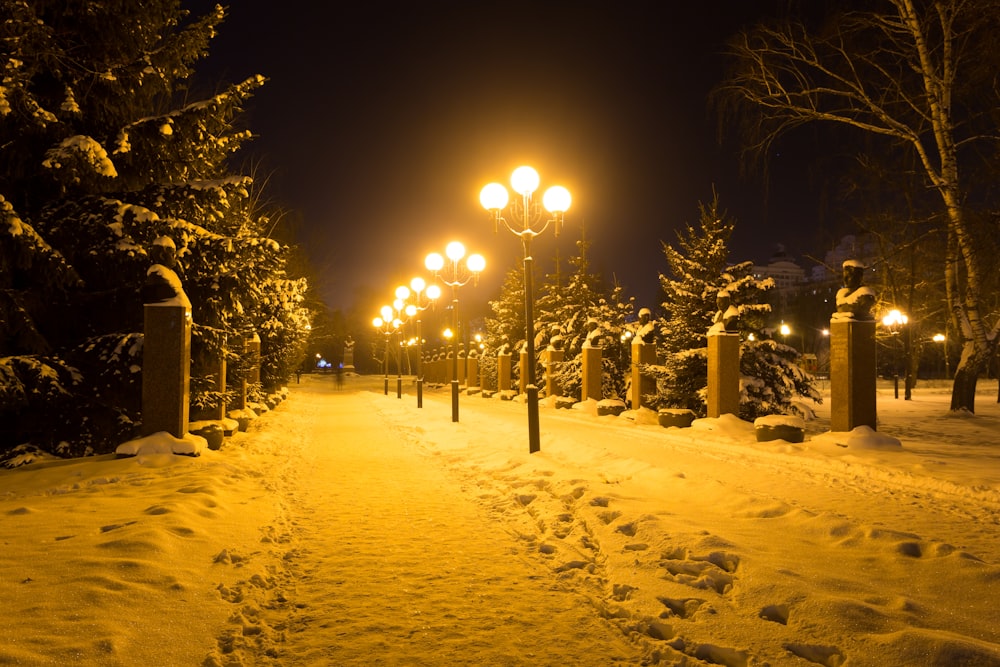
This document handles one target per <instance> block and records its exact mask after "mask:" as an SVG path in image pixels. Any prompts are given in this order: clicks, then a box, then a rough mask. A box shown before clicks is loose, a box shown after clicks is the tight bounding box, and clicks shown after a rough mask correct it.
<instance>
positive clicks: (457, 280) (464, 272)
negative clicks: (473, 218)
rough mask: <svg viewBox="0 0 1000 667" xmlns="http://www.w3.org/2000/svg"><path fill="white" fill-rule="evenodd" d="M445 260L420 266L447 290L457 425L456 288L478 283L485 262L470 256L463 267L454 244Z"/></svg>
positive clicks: (435, 257) (433, 258) (461, 250)
mask: <svg viewBox="0 0 1000 667" xmlns="http://www.w3.org/2000/svg"><path fill="white" fill-rule="evenodd" d="M444 253H445V255H447V257H448V261H447V262H445V258H444V257H442V256H441V255H440V254H438V253H436V252H432V253H431V254H429V255H427V258H426V259H425V260H424V266H426V267H427V269H428V270H429V271H432V272H433V273H434V276H435V277H436V278H437V279H438V280H440V281H441V282H443V283H444V284H445V285H448V286H449V287H451V329H452V339H451V420H452V421H453V422H457V421H458V349H457V338H458V288H459V287H462V286H463V285H467V284H468V283H469V281H470V280H471V281H474V282H473V284H476V283H478V282H479V274H480V273H482V272H483V269H485V268H486V260H485V259H483V256H482V255H479V254H472V255H469V256H468V258H467V259H466V260H465V264H464V265H462V264H461V263H460V262H461V260H462V258H463V257H465V246H464V245H462V244H461V243H459V242H458V241H452V242H451V243H449V244H448V245H447V247H445V250H444Z"/></svg>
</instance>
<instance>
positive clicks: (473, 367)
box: [465, 352, 482, 390]
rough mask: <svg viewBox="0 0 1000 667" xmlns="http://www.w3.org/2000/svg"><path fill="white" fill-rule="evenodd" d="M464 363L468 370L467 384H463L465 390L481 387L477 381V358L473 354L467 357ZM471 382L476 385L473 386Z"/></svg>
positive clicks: (478, 380)
mask: <svg viewBox="0 0 1000 667" xmlns="http://www.w3.org/2000/svg"><path fill="white" fill-rule="evenodd" d="M466 363H467V364H468V369H469V370H468V375H466V379H467V382H466V383H465V388H466V389H467V390H469V389H472V388H473V387H481V386H482V385H481V384H480V379H479V357H477V356H476V354H475V352H473V353H472V354H470V355H469V358H468V359H467V360H466ZM473 382H475V383H476V384H473Z"/></svg>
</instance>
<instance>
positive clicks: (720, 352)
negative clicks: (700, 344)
mask: <svg viewBox="0 0 1000 667" xmlns="http://www.w3.org/2000/svg"><path fill="white" fill-rule="evenodd" d="M739 413H740V335H739V334H737V333H709V335H708V416H709V417H720V416H722V415H725V414H733V415H739Z"/></svg>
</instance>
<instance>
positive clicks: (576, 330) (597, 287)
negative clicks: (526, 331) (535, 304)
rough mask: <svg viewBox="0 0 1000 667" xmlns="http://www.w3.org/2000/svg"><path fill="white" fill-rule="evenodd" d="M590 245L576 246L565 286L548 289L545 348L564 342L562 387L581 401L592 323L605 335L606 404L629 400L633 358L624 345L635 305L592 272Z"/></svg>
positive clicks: (560, 379) (616, 287)
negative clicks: (556, 340)
mask: <svg viewBox="0 0 1000 667" xmlns="http://www.w3.org/2000/svg"><path fill="white" fill-rule="evenodd" d="M590 245H591V242H590V241H587V240H586V239H585V238H584V239H581V240H580V241H578V242H577V250H578V253H579V254H577V255H576V256H574V257H571V258H570V259H569V264H570V266H572V267H573V272H572V273H571V274H570V275H569V276H568V278H567V281H566V284H565V286H562V285H560V284H558V283H555V284H552V283H551V282H550V284H548V285H546V288H545V291H546V302H545V303H546V310H545V315H544V321H545V324H546V331H547V333H546V336H547V338H546V342H547V341H548V340H551V337H552V336H556V335H558V336H560V337H561V338H562V341H563V349H564V351H565V356H564V358H563V359H564V360H563V363H562V364H561V366H560V369H559V371H558V382H559V386H560V387H561V388H562V391H563V393H564V394H565V395H567V396H580V389H581V385H582V382H583V363H582V359H581V356H580V352H581V350H582V349H583V345H584V342H585V341H586V339H587V333H588V322H589V321H591V320H593V321H595V322H596V323H597V326H598V328H599V330H600V332H601V337H600V344H601V346H602V348H603V352H602V358H601V359H602V382H601V386H602V393H603V395H604V396H605V397H606V398H621V399H624V398H625V391H626V378H627V377H628V371H627V369H628V365H629V356H628V352H627V350H625V343H624V341H623V340H622V333H623V332H624V327H625V320H626V318H627V317H629V316H630V315H631V314H632V310H633V303H632V300H631V299H624V296H623V294H624V290H623V288H621V286H619V285H615V286H613V287H612V288H610V289H609V288H607V286H606V283H605V281H604V279H603V277H602V276H601V275H600V274H597V273H593V272H592V271H591V270H590V260H589V259H588V258H587V252H588V250H589V249H590Z"/></svg>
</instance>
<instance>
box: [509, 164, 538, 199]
mask: <svg viewBox="0 0 1000 667" xmlns="http://www.w3.org/2000/svg"><path fill="white" fill-rule="evenodd" d="M510 186H511V187H512V188H514V192H516V193H517V194H519V195H530V194H531V193H532V192H534V191H535V190H537V189H538V172H537V171H535V170H534V169H532V168H531V167H518V168H517V169H515V170H514V173H513V174H511V175H510Z"/></svg>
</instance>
